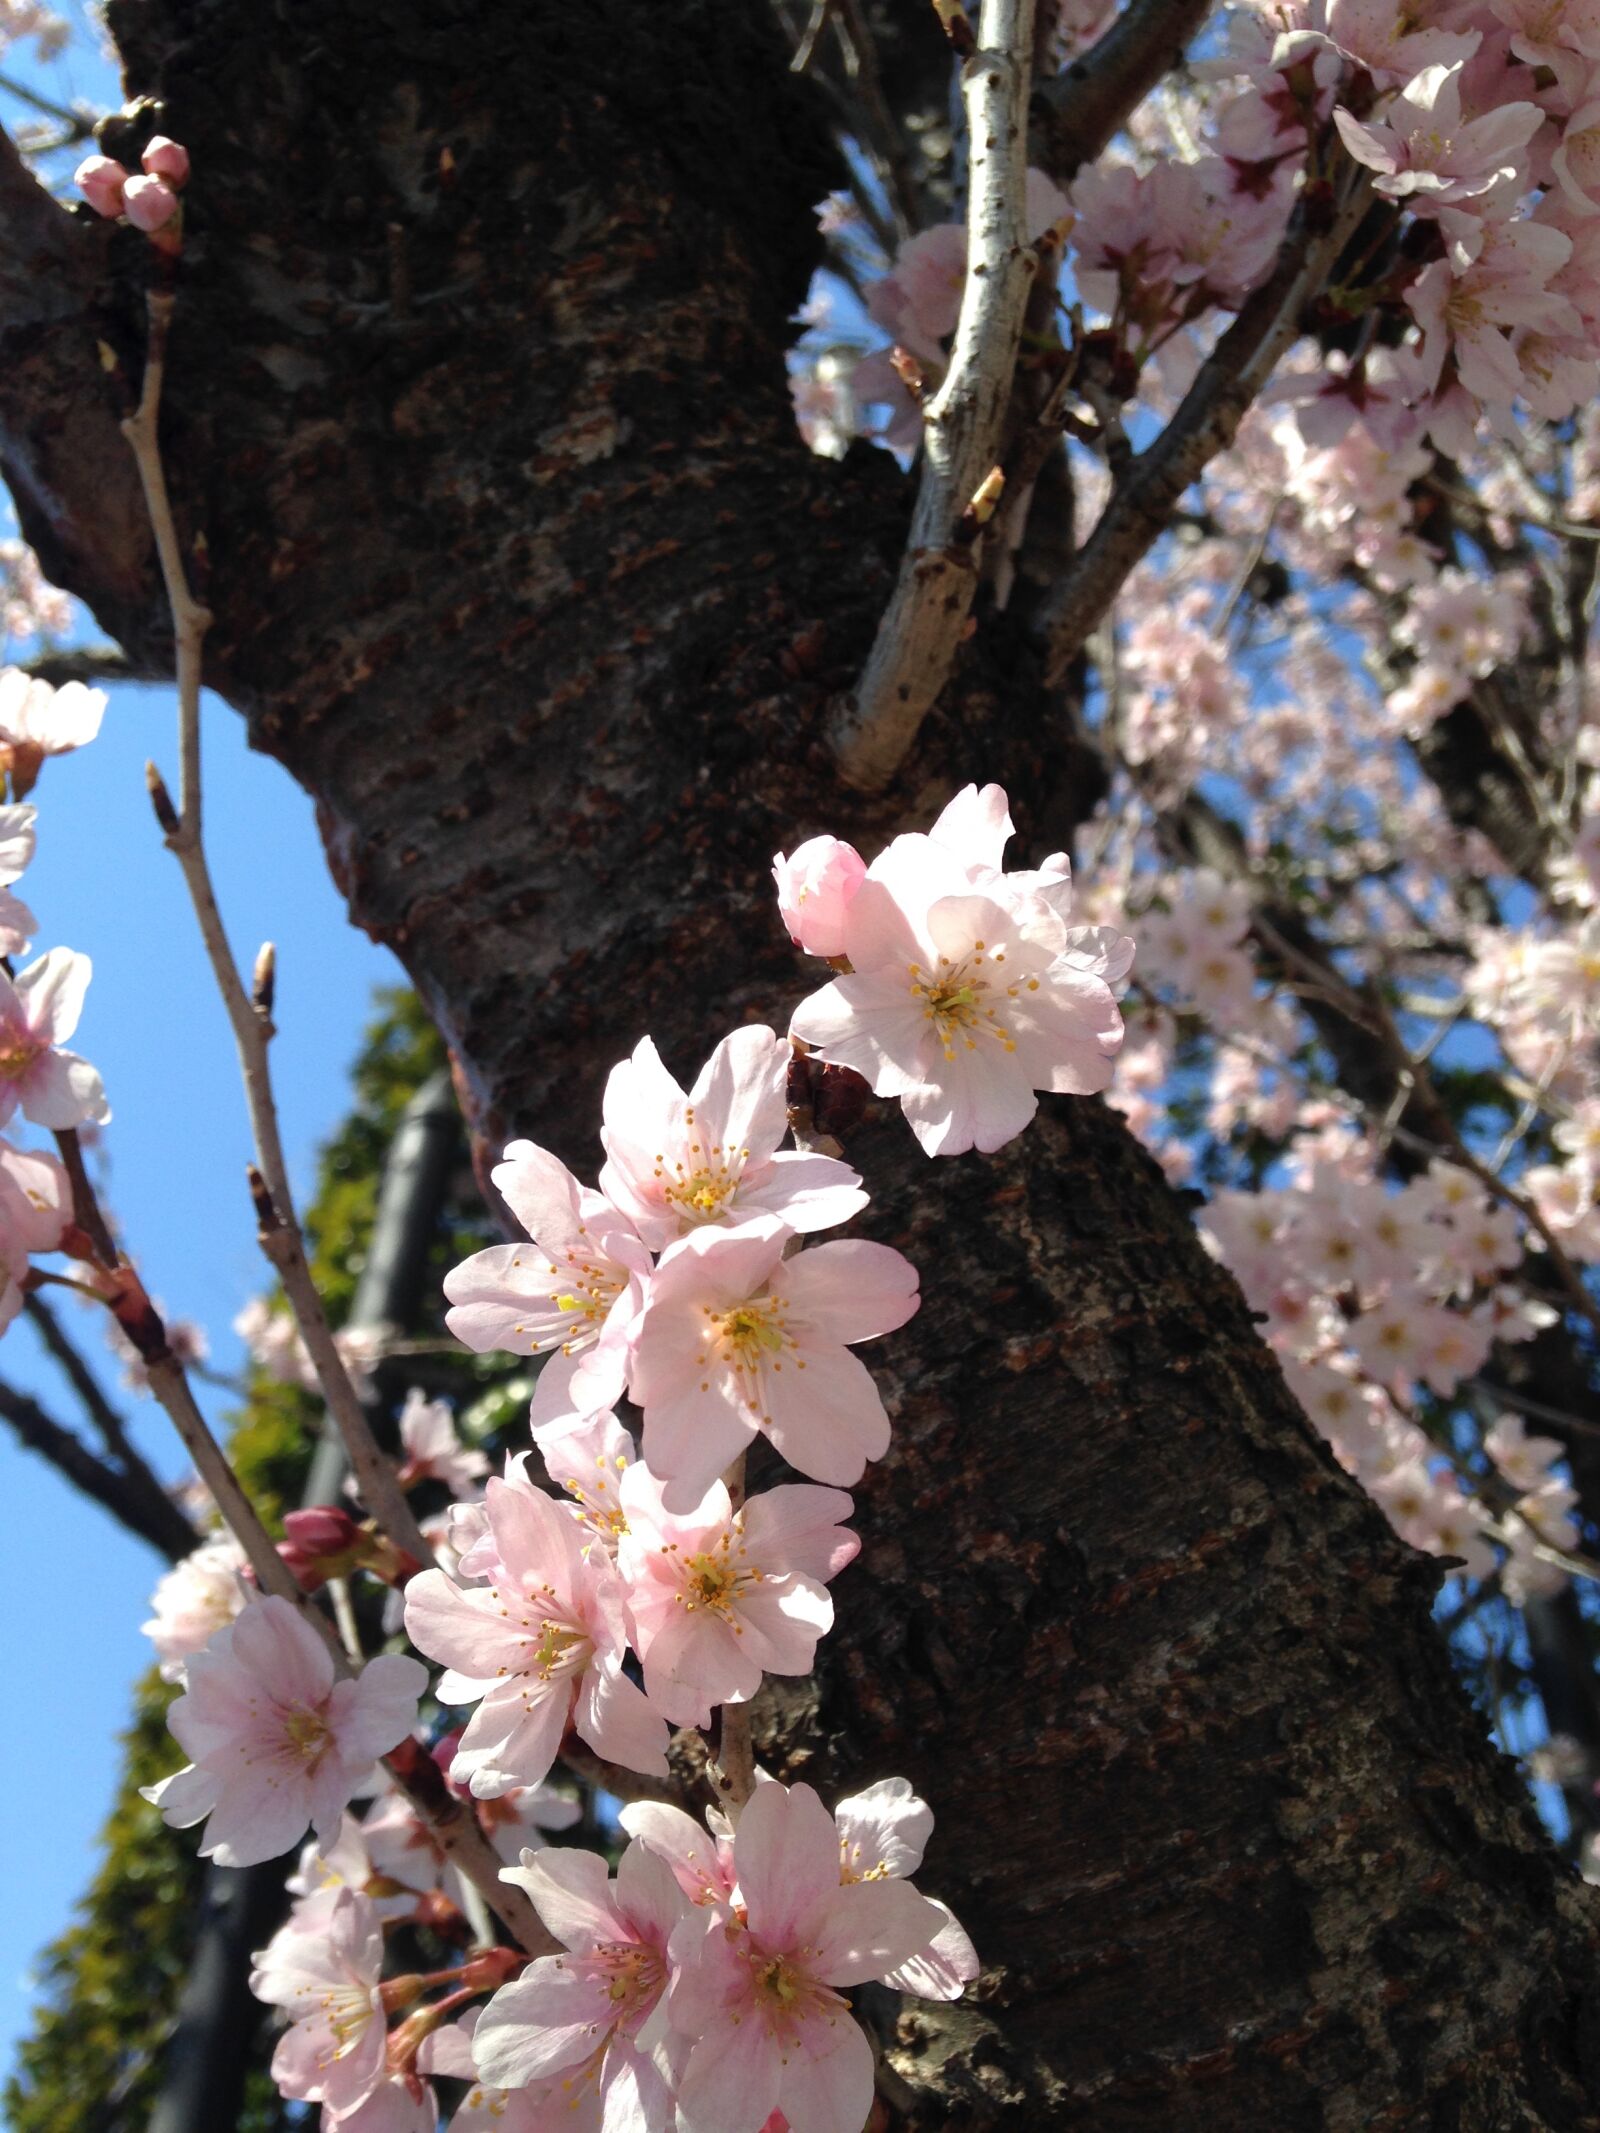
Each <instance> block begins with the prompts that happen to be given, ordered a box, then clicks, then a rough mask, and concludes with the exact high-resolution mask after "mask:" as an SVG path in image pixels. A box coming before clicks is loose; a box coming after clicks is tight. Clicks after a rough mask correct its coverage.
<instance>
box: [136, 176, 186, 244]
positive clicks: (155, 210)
mask: <svg viewBox="0 0 1600 2133" xmlns="http://www.w3.org/2000/svg"><path fill="white" fill-rule="evenodd" d="M122 212H123V213H124V214H125V215H126V216H127V218H128V220H129V221H130V222H131V223H132V224H133V226H134V228H135V229H136V230H143V231H144V233H145V235H146V236H147V237H149V236H153V235H154V234H155V232H156V231H157V230H164V229H165V228H166V226H167V224H168V223H169V222H170V221H171V220H172V218H173V216H174V215H175V214H176V213H177V212H178V196H177V194H176V193H175V192H174V191H173V190H172V187H171V186H170V185H168V183H167V182H166V180H165V179H164V178H130V179H129V180H128V182H127V184H126V185H125V186H124V187H123V189H122Z"/></svg>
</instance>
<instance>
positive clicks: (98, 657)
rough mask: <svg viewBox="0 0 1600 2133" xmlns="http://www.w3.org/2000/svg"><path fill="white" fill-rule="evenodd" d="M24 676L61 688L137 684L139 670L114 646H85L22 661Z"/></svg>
mask: <svg viewBox="0 0 1600 2133" xmlns="http://www.w3.org/2000/svg"><path fill="white" fill-rule="evenodd" d="M21 665H22V671H23V673H24V674H31V675H32V676H33V678H34V679H35V680H36V681H47V682H49V684H50V686H51V688H52V689H59V688H61V687H62V686H63V685H64V684H65V683H67V682H69V681H84V682H93V681H136V680H138V679H139V678H140V677H139V671H138V669H137V668H136V667H135V666H134V664H133V661H132V660H131V659H130V658H129V657H128V655H127V653H126V652H119V651H118V650H117V647H116V646H115V645H114V644H91V645H85V646H84V647H83V648H82V649H81V650H71V649H68V650H64V651H60V652H41V653H40V654H39V656H38V658H37V659H24V660H23V661H22V662H21Z"/></svg>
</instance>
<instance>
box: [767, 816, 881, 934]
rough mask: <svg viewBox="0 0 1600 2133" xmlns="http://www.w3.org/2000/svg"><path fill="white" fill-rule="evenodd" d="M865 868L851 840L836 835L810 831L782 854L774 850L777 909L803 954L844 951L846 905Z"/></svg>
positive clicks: (773, 873)
mask: <svg viewBox="0 0 1600 2133" xmlns="http://www.w3.org/2000/svg"><path fill="white" fill-rule="evenodd" d="M866 871H867V868H866V862H865V860H864V859H863V858H862V857H861V854H860V853H859V852H858V851H857V850H856V848H855V846H854V845H853V844H844V843H841V841H840V840H839V839H838V838H837V837H812V838H810V839H808V841H807V842H806V843H804V844H802V845H801V846H800V847H799V849H798V850H797V851H794V852H791V853H790V854H789V856H788V857H787V858H785V856H784V854H783V853H782V852H779V853H778V855H777V857H776V858H775V859H774V860H773V862H772V878H773V880H774V881H775V882H776V883H777V884H778V909H779V911H780V912H781V913H782V914H783V922H784V924H785V925H786V926H787V927H788V929H789V937H790V939H791V940H792V941H793V942H794V944H795V946H796V947H797V948H803V949H804V950H805V951H806V953H807V954H808V955H826V956H834V955H843V954H844V914H845V906H846V905H847V904H848V903H849V901H850V899H851V897H852V896H854V895H855V893H856V891H857V889H859V888H860V886H861V883H862V878H863V877H864V875H865V874H866Z"/></svg>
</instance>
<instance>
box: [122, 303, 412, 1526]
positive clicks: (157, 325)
mask: <svg viewBox="0 0 1600 2133" xmlns="http://www.w3.org/2000/svg"><path fill="white" fill-rule="evenodd" d="M147 303H148V312H149V323H150V331H149V348H148V354H147V357H146V361H145V372H144V382H143V388H142V390H141V392H140V396H139V405H138V407H137V409H136V410H135V412H134V413H133V414H132V415H131V416H129V418H128V419H127V421H126V422H124V424H123V426H122V427H123V434H124V435H125V436H126V437H127V440H128V443H129V445H130V446H131V447H132V450H133V455H134V459H135V461H136V462H137V464H138V469H139V479H140V481H141V482H142V484H143V487H144V496H145V504H146V507H147V509H148V511H149V514H150V524H151V529H152V531H153V532H154V534H155V541H156V552H157V555H158V556H159V557H160V561H161V574H162V577H163V579H164V581H165V584H166V591H167V601H168V604H169V606H170V608H171V610H172V625H173V632H174V636H175V639H176V644H177V669H178V717H179V801H178V808H177V812H176V815H174V813H173V810H172V803H171V801H170V800H168V799H167V798H166V794H165V788H164V787H163V786H162V785H161V782H160V779H159V777H158V776H156V775H155V774H154V772H153V771H152V773H151V774H150V775H151V778H152V784H151V795H152V798H153V799H154V801H155V803H156V812H157V815H158V817H159V818H160V820H161V823H162V827H163V829H164V831H165V834H166V841H167V845H168V848H169V849H170V850H171V851H172V852H173V854H174V855H175V856H176V858H177V861H178V864H179V866H180V867H181V869H182V871H183V878H184V883H185V885H186V886H187V888H188V891H189V900H190V902H191V903H192V905H193V906H194V913H195V917H196V919H197V920H198V921H199V926H200V933H201V938H202V939H203V941H204V942H205V949H206V956H207V959H208V961H209V962H210V964H211V972H212V976H213V978H214V979H215V980H216V985H217V989H218V991H219V992H220V993H221V995H222V1002H223V1006H224V1007H225V1008H226V1010H227V1014H228V1020H229V1022H230V1024H231V1025H232V1028H233V1037H234V1043H235V1046H236V1047H237V1050H238V1054H239V1068H240V1072H241V1074H242V1076H243V1079H244V1089H245V1099H246V1102H247V1103H248V1105H249V1110H250V1125H251V1131H252V1136H253V1138H254V1141H255V1148H256V1160H257V1162H258V1164H259V1165H260V1174H261V1176H262V1178H263V1179H264V1180H265V1188H266V1189H265V1193H264V1194H261V1193H258V1194H257V1195H256V1211H257V1216H258V1219H259V1224H260V1239H261V1246H262V1250H263V1251H264V1252H265V1253H266V1256H267V1258H268V1259H269V1260H270V1261H271V1263H272V1265H273V1266H274V1267H275V1268H276V1270H277V1274H278V1279H279V1280H280V1281H281V1283H282V1284H283V1290H284V1294H285V1295H286V1296H287V1297H288V1299H289V1307H290V1309H291V1310H292V1311H293V1313H294V1318H295V1323H296V1325H297V1326H298V1327H299V1330H300V1338H301V1339H302V1341H303V1342H304V1343H305V1347H306V1353H307V1354H308V1355H309V1356H310V1358H311V1365H312V1368H313V1369H314V1370H315V1371H316V1374H317V1382H318V1384H319V1385H320V1386H321V1388H322V1394H323V1397H324V1399H325V1400H326V1401H327V1403H328V1409H329V1412H330V1413H331V1414H332V1416H333V1418H334V1421H335V1424H336V1425H337V1427H338V1430H339V1434H340V1436H341V1437H342V1439H343V1440H344V1447H345V1452H346V1455H347V1456H348V1458H349V1461H350V1467H351V1471H352V1472H353V1473H354V1475H355V1477H356V1482H357V1485H358V1486H359V1488H360V1490H361V1494H362V1497H363V1498H364V1500H365V1502H366V1504H367V1506H368V1508H369V1509H370V1510H371V1511H372V1512H373V1513H374V1514H375V1516H376V1517H377V1518H378V1519H379V1521H380V1522H381V1524H383V1525H384V1526H385V1527H386V1528H387V1530H388V1532H389V1534H390V1536H391V1537H392V1538H393V1539H394V1540H396V1541H398V1542H399V1544H400V1545H401V1546H402V1547H403V1548H404V1549H405V1550H406V1551H407V1553H408V1554H410V1555H412V1556H414V1557H415V1558H416V1560H417V1561H418V1562H419V1563H421V1564H423V1565H428V1564H431V1563H432V1561H433V1551H432V1549H431V1548H430V1547H429V1546H428V1543H427V1541H426V1540H425V1538H424V1537H423V1533H422V1529H421V1528H420V1526H419V1525H418V1524H417V1521H416V1517H415V1515H414V1514H413V1512H412V1510H411V1507H410V1505H409V1504H408V1503H407V1501H406V1497H405V1491H404V1490H403V1489H402V1488H401V1487H400V1485H399V1483H398V1482H397V1480H396V1479H395V1472H394V1468H393V1466H392V1464H391V1463H390V1461H389V1460H388V1459H386V1458H385V1456H384V1454H383V1452H382V1451H381V1450H380V1449H379V1447H378V1444H377V1440H376V1439H375V1438H374V1437H373V1434H372V1431H371V1429H370V1428H369V1426H368V1423H367V1418H366V1416H365V1414H364V1413H363V1412H362V1408H361V1402H360V1400H359V1398H358V1397H357V1395H356V1390H355V1387H354V1386H353V1385H352V1383H351V1382H350V1373H349V1371H348V1370H347V1369H346V1368H345V1364H344V1359H343V1357H342V1356H341V1355H340V1353H339V1350H338V1348H337V1346H336V1345H335V1343H334V1338H333V1334H332V1332H331V1331H330V1329H329V1326H328V1320H327V1314H326V1313H325V1312H324V1310H323V1308H322V1299H321V1297H320V1296H319V1295H318V1293H317V1288H316V1284H315V1282H314V1281H313V1280H312V1277H311V1269H310V1266H309V1265H308V1263H307V1260H306V1254H305V1243H304V1239H303V1237H302V1233H301V1229H300V1223H299V1218H298V1217H297V1215H296V1213H295V1205H294V1195H293V1193H292V1191H291V1189H290V1185H289V1171H288V1165H287V1163H286V1162H285V1161H284V1155H283V1143H282V1138H281V1136H280V1133H279V1128H278V1113H277V1105H276V1102H275V1101H274V1098H273V1093H272V1076H271V1071H270V1067H269V1064H268V1045H269V1043H270V1040H271V1035H272V1024H271V1018H270V1014H269V1012H268V1011H267V1010H266V1009H265V1007H258V1006H257V1005H256V1004H255V1002H254V1001H253V1000H252V999H251V997H250V994H249V993H248V991H247V990H246V988H245V984H244V981H243V980H242V978H241V977H240V975H239V968H238V965H237V963H236V962H235V961H234V956H233V950H232V949H231V948H230V947H229V945H228V937H227V933H226V931H225V929H224V927H223V923H222V914H221V912H220V911H219V909H218V907H217V898H216V890H215V888H214V886H213V883H212V880H211V869H210V866H209V864H208V862H207V859H206V852H205V841H204V835H203V818H202V787H201V778H200V675H201V646H202V644H203V642H204V639H205V633H206V630H207V628H208V627H209V625H210V621H211V615H210V611H209V610H208V609H207V608H206V607H205V606H203V605H202V604H201V602H200V601H198V600H197V599H196V598H195V597H194V594H193V592H192V591H191V589H190V586H189V580H188V575H187V572H186V571H185V569H184V563H183V556H182V552H181V550H180V548H179V544H178V534H177V527H176V524H175V522H174V519H173V515H172V504H171V499H170V498H169V496H168V493H167V481H166V474H165V472H164V470H163V467H162V461H161V449H160V440H159V434H158V431H159V419H160V408H161V385H162V378H163V375H164V371H165V363H166V349H167V338H168V334H169V333H170V331H171V325H172V312H173V298H172V296H171V294H170V292H168V291H165V290H153V291H152V292H151V293H150V296H149V298H148V300H147Z"/></svg>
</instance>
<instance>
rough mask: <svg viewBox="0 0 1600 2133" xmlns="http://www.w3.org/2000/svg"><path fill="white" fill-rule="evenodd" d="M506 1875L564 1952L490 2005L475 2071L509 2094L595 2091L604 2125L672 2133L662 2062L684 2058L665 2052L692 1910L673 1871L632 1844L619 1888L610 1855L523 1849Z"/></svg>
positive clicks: (532, 1968) (620, 1868) (530, 1970)
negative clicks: (677, 1942) (537, 2089)
mask: <svg viewBox="0 0 1600 2133" xmlns="http://www.w3.org/2000/svg"><path fill="white" fill-rule="evenodd" d="M503 1878H504V1879H505V1880H507V1881H511V1882H515V1883H517V1884H518V1885H519V1886H520V1887H521V1888H523V1889H525V1890H526V1891H527V1893H528V1895H529V1896H530V1897H531V1899H532V1901H533V1904H534V1907H535V1909H536V1910H537V1911H538V1913H539V1916H540V1917H541V1918H542V1919H543V1920H544V1923H545V1924H546V1926H548V1927H549V1929H550V1931H551V1932H552V1933H553V1934H554V1935H555V1937H556V1939H557V1940H558V1941H560V1942H561V1944H562V1946H563V1947H564V1948H565V1949H566V1950H567V1953H566V1954H565V1955H548V1956H542V1957H541V1958H540V1959H539V1960H538V1961H537V1962H533V1963H530V1964H529V1965H528V1967H527V1969H526V1970H525V1971H524V1972H523V1973H522V1975H521V1977H520V1978H517V1979H516V1980H514V1981H513V1982H512V1983H511V1984H509V1985H503V1986H502V1987H501V1988H500V1990H499V1991H498V1992H497V1993H496V1994H495V1996H494V1998H493V1999H492V2000H491V2001H490V2002H489V2004H488V2006H487V2007H486V2008H485V2009H484V2011H483V2013H482V2015H481V2016H480V2017H479V2020H478V2026H477V2030H476V2032H475V2034H474V2036H473V2039H472V2057H473V2063H474V2065H475V2067H476V2068H477V2071H478V2074H479V2075H480V2076H481V2078H482V2079H483V2080H484V2081H485V2082H487V2083H490V2084H492V2085H495V2086H498V2087H501V2088H506V2089H520V2088H525V2087H527V2086H528V2085H529V2084H530V2083H531V2082H545V2081H548V2080H549V2079H550V2078H551V2077H552V2076H557V2075H559V2076H563V2077H564V2078H563V2080H562V2083H561V2087H562V2089H563V2090H564V2092H565V2094H566V2097H567V2100H568V2101H569V2102H575V2101H576V2099H577V2098H578V2096H579V2095H580V2094H581V2093H582V2092H583V2090H584V2089H585V2088H586V2087H589V2086H592V2087H594V2088H595V2089H596V2090H597V2091H598V2092H599V2095H600V2098H601V2104H602V2115H603V2117H604V2120H605V2123H606V2124H608V2125H611V2124H617V2125H621V2124H627V2125H629V2126H632V2127H634V2128H636V2129H637V2133H666V2129H667V2128H669V2127H670V2126H672V2124H673V2122H674V2118H673V2099H672V2094H671V2090H670V2088H669V2086H668V2083H667V2080H666V2079H665V2078H664V2077H663V2069H662V2066H661V2064H660V2063H658V2058H657V2056H656V2055H657V2054H658V2053H659V2054H660V2055H661V2056H662V2057H663V2058H665V2059H666V2060H667V2063H668V2064H669V2065H670V2064H671V2061H672V2058H673V2057H674V2056H677V2057H681V2056H682V2047H681V2046H679V2047H678V2048H677V2052H676V2054H674V2053H672V2052H671V2051H670V2050H669V2049H664V2048H665V2047H667V2046H668V2029H667V2020H666V2015H665V2011H664V2009H663V2007H662V1999H663V1996H664V1994H665V1992H666V1989H667V1982H668V1976H669V1967H668V1960H667V1947H668V1942H669V1940H670V1938H671V1935H672V1932H673V1929H674V1928H675V1926H676V1925H677V1924H678V1922H679V1920H680V1919H682V1918H683V1917H684V1916H685V1914H686V1913H687V1912H688V1909H689V1905H688V1903H687V1901H686V1900H685V1898H684V1896H683V1893H682V1891H681V1890H680V1889H679V1887H678V1884H677V1882H676V1880H675V1879H674V1878H673V1875H672V1871H671V1869H670V1867H668V1866H667V1865H666V1864H665V1863H664V1862H663V1861H662V1860H660V1859H658V1858H657V1857H656V1856H655V1854H654V1853H653V1852H651V1851H649V1850H647V1849H646V1847H645V1846H644V1845H642V1844H639V1843H637V1842H635V1843H631V1844H629V1845H628V1847H627V1849H626V1850H625V1851H624V1852H623V1854H622V1857H621V1859H620V1861H619V1862H618V1865H617V1874H616V1879H615V1881H611V1880H610V1879H609V1878H608V1876H607V1872H606V1863H605V1861H604V1860H603V1859H601V1858H598V1857H596V1855H595V1854H594V1853H593V1852H584V1851H575V1850H561V1851H541V1852H533V1851H527V1852H524V1853H523V1855H522V1864H521V1865H520V1866H516V1867H507V1868H506V1869H505V1873H504V1877H503Z"/></svg>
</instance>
